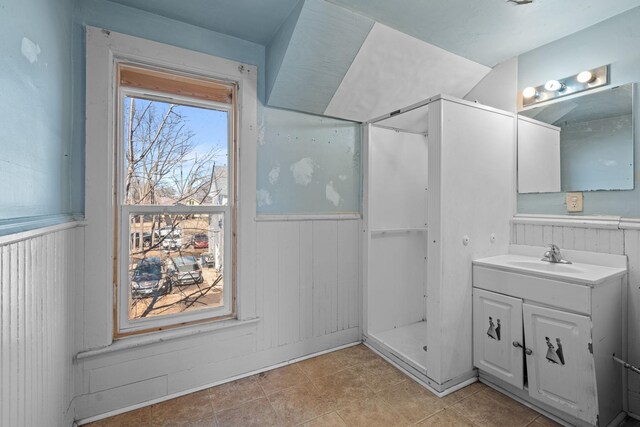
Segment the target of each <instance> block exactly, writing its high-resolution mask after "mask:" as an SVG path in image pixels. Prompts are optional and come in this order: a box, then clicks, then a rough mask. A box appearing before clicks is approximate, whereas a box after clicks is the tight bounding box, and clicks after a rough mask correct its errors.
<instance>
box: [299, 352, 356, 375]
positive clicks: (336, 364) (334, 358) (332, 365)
mask: <svg viewBox="0 0 640 427" xmlns="http://www.w3.org/2000/svg"><path fill="white" fill-rule="evenodd" d="M296 365H297V366H299V367H300V369H302V372H304V374H305V375H306V376H307V377H309V378H311V379H312V380H313V379H314V378H320V377H324V376H327V375H330V374H334V373H336V372H338V371H341V370H344V369H346V368H348V367H349V366H351V365H352V362H351V361H350V359H349V358H347V357H346V356H344V355H342V354H338V352H332V353H327V354H323V355H322V356H318V357H314V358H312V359H307V360H303V361H302V362H298V363H297V364H296Z"/></svg>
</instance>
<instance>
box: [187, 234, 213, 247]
mask: <svg viewBox="0 0 640 427" xmlns="http://www.w3.org/2000/svg"><path fill="white" fill-rule="evenodd" d="M191 246H193V248H194V249H207V248H208V247H209V236H207V235H206V234H201V233H199V234H194V235H193V237H192V238H191Z"/></svg>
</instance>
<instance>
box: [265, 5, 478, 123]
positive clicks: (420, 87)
mask: <svg viewBox="0 0 640 427" xmlns="http://www.w3.org/2000/svg"><path fill="white" fill-rule="evenodd" d="M292 21H295V24H292ZM489 71H490V68H488V67H485V66H483V65H480V64H478V63H476V62H473V61H470V60H468V59H465V58H463V57H461V56H458V55H455V54H452V53H450V52H447V51H445V50H444V49H440V48H438V47H436V46H433V45H431V44H429V43H426V42H424V41H421V40H418V39H416V38H414V37H411V36H408V35H406V34H404V33H401V32H399V31H397V30H394V29H392V28H389V27H387V26H385V25H382V24H378V23H375V22H374V21H373V20H371V19H368V18H366V17H363V16H362V15H358V14H355V13H352V12H349V11H348V10H346V9H344V8H341V7H338V6H335V5H333V4H330V3H328V2H326V1H324V0H305V2H304V4H303V5H302V6H301V8H300V10H299V11H298V9H297V8H296V10H294V12H293V13H292V14H291V16H290V17H289V18H288V19H287V21H286V22H285V24H284V25H283V26H282V28H281V30H280V32H279V33H278V34H277V35H276V37H275V38H274V40H273V41H272V42H271V43H270V44H269V46H267V83H268V87H267V93H268V99H267V103H268V105H270V106H275V107H280V108H288V109H292V110H298V111H306V112H310V113H315V114H323V115H328V116H332V117H338V118H342V119H348V120H354V121H367V120H370V119H372V118H374V117H376V116H379V115H382V114H385V113H388V112H390V111H393V110H396V109H398V108H402V107H406V106H407V105H410V104H413V103H415V102H418V101H421V100H424V99H426V98H429V97H431V96H435V95H438V94H440V93H446V94H448V95H453V96H457V97H463V96H464V95H466V94H467V92H469V91H470V90H471V89H472V88H473V87H474V86H475V85H476V84H477V83H478V82H479V81H480V80H481V79H482V78H483V77H484V76H485V75H486V74H487V73H488V72H489Z"/></svg>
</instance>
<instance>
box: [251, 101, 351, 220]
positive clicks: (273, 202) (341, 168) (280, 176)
mask: <svg viewBox="0 0 640 427" xmlns="http://www.w3.org/2000/svg"><path fill="white" fill-rule="evenodd" d="M264 123H265V133H264V136H262V137H261V139H260V140H259V141H258V170H257V181H258V186H257V199H258V200H257V202H258V203H257V210H258V213H261V214H287V213H300V214H310V213H353V212H359V211H360V189H361V185H360V181H361V180H360V125H358V124H356V123H353V122H348V121H344V120H337V119H331V118H327V117H322V116H313V115H309V114H303V113H294V112H291V111H286V110H278V109H275V108H265V110H264Z"/></svg>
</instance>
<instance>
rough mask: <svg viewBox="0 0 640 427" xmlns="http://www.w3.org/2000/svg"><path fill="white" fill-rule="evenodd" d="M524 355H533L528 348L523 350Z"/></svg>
mask: <svg viewBox="0 0 640 427" xmlns="http://www.w3.org/2000/svg"><path fill="white" fill-rule="evenodd" d="M524 353H525V354H526V355H527V356H531V355H532V354H533V350H531V349H530V348H525V349H524Z"/></svg>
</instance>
